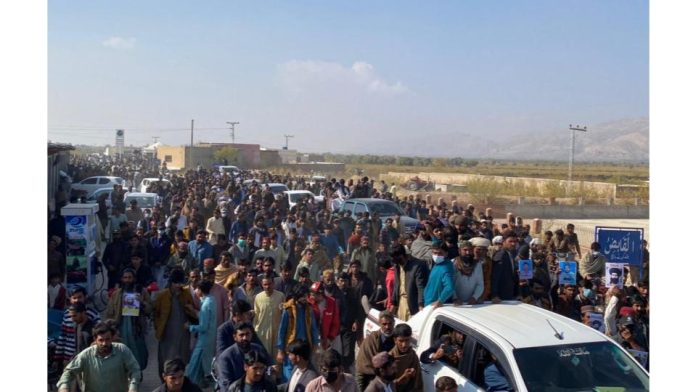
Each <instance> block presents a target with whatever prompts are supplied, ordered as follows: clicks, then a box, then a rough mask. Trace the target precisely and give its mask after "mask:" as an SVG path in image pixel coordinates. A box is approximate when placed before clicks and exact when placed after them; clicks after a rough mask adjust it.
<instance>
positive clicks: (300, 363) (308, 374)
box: [278, 340, 319, 392]
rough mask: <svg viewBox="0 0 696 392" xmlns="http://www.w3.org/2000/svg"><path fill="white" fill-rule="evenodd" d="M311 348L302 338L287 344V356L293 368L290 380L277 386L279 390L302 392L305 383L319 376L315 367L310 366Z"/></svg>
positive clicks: (282, 391) (305, 385)
mask: <svg viewBox="0 0 696 392" xmlns="http://www.w3.org/2000/svg"><path fill="white" fill-rule="evenodd" d="M311 357H312V348H311V346H310V345H309V343H307V342H306V341H304V340H294V341H292V342H291V343H290V345H289V346H288V358H290V363H292V365H293V368H292V372H291V376H290V380H289V381H288V382H287V383H285V384H282V385H280V386H279V387H278V389H279V390H280V391H281V392H304V391H305V389H306V387H307V384H309V382H310V381H312V380H314V379H315V378H317V377H319V374H317V372H316V369H314V367H313V366H312V364H311V362H310V358H311Z"/></svg>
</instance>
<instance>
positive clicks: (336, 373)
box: [305, 348, 358, 392]
mask: <svg viewBox="0 0 696 392" xmlns="http://www.w3.org/2000/svg"><path fill="white" fill-rule="evenodd" d="M319 373H320V374H321V376H319V377H317V378H315V379H314V380H312V381H310V382H309V384H307V388H306V389H305V392H333V391H341V392H358V384H356V382H355V378H354V377H353V375H352V374H350V373H345V372H344V370H343V366H341V355H340V354H339V353H338V352H337V351H336V350H334V349H332V348H331V349H328V350H327V351H324V353H323V354H322V356H321V362H320V365H319Z"/></svg>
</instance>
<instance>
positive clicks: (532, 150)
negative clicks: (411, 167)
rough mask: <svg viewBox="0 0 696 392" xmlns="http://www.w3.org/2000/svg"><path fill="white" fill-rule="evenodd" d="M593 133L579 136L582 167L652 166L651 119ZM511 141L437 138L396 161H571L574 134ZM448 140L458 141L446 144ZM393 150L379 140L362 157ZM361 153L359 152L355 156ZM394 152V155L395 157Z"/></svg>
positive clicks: (409, 148) (403, 149)
mask: <svg viewBox="0 0 696 392" xmlns="http://www.w3.org/2000/svg"><path fill="white" fill-rule="evenodd" d="M587 128H588V132H578V131H576V132H575V133H576V138H575V160H576V161H578V162H580V161H584V162H588V161H589V162H593V161H594V162H636V163H638V162H640V163H645V162H648V159H649V152H650V151H649V147H650V146H649V121H648V118H633V119H625V120H619V121H611V122H606V123H601V124H587ZM565 129H566V132H561V131H548V132H537V133H525V134H517V135H511V136H506V137H505V138H504V142H501V141H498V140H494V139H493V140H492V139H487V138H485V137H480V136H476V135H467V134H464V135H463V134H462V133H455V132H451V133H437V134H431V135H430V137H427V138H422V139H419V140H418V143H410V144H407V145H405V146H400V148H399V151H398V153H397V154H396V155H400V156H421V157H449V158H454V157H461V158H464V159H470V158H471V159H510V160H551V161H568V158H569V156H570V130H569V129H568V128H565ZM443 140H450V141H456V142H452V143H443ZM392 144H393V139H390V138H389V137H388V136H381V137H379V136H376V137H375V138H374V139H373V140H372V142H371V143H370V144H368V145H366V146H364V148H363V150H362V151H361V152H360V154H375V155H382V154H384V153H385V151H384V149H385V146H390V145H392ZM353 153H356V152H353ZM393 154H394V153H393V152H390V153H389V155H393Z"/></svg>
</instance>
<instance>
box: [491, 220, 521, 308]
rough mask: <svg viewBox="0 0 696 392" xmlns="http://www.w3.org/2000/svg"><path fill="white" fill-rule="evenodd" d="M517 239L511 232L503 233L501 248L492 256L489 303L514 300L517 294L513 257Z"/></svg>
mask: <svg viewBox="0 0 696 392" xmlns="http://www.w3.org/2000/svg"><path fill="white" fill-rule="evenodd" d="M516 244H517V237H516V236H515V233H513V232H512V231H508V232H507V233H505V235H504V237H503V247H502V248H501V249H500V250H498V251H497V252H496V253H495V254H494V255H493V269H492V271H491V301H492V302H493V303H500V301H505V300H514V299H515V298H517V296H518V292H519V276H518V274H517V271H516V268H515V257H514V256H513V253H512V252H514V250H515V245H516Z"/></svg>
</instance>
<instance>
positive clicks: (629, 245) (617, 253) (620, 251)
mask: <svg viewBox="0 0 696 392" xmlns="http://www.w3.org/2000/svg"><path fill="white" fill-rule="evenodd" d="M595 241H596V242H598V243H599V246H600V249H601V252H602V254H603V255H604V256H606V258H607V261H609V262H610V263H621V264H628V265H632V266H642V265H643V246H642V245H643V244H642V242H643V229H639V228H620V227H602V226H596V227H595Z"/></svg>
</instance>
